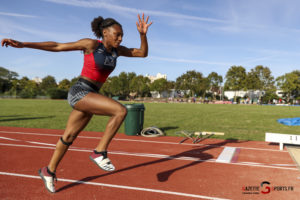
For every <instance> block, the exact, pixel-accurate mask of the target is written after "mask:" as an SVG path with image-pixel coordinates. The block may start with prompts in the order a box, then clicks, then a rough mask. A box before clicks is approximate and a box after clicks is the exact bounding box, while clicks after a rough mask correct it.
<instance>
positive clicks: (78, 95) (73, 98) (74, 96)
mask: <svg viewBox="0 0 300 200" xmlns="http://www.w3.org/2000/svg"><path fill="white" fill-rule="evenodd" d="M98 91H99V88H98V87H97V86H96V85H94V84H93V83H91V82H89V81H88V80H85V79H83V78H80V79H79V80H78V81H77V82H76V83H75V84H74V85H73V86H72V87H71V88H70V90H69V93H68V102H69V104H70V105H71V106H72V108H74V106H75V104H76V103H77V102H78V101H80V100H81V99H82V98H83V97H85V96H86V95H87V94H88V93H90V92H94V93H98Z"/></svg>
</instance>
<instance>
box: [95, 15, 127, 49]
mask: <svg viewBox="0 0 300 200" xmlns="http://www.w3.org/2000/svg"><path fill="white" fill-rule="evenodd" d="M91 25H92V31H93V32H94V34H95V36H96V37H97V38H103V40H105V41H106V42H108V43H109V44H110V45H111V46H113V47H114V48H117V47H118V46H119V45H120V43H121V42H122V37H123V29H122V25H121V24H120V23H119V22H117V21H116V20H114V19H112V18H106V19H103V17H101V16H99V17H96V18H94V20H93V21H92V23H91Z"/></svg>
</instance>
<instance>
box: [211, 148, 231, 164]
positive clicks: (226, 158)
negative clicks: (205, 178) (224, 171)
mask: <svg viewBox="0 0 300 200" xmlns="http://www.w3.org/2000/svg"><path fill="white" fill-rule="evenodd" d="M235 151H236V148H235V147H225V148H224V150H223V151H222V153H221V154H220V155H219V157H218V158H217V161H216V162H221V163H230V162H231V159H232V158H233V155H234V153H235Z"/></svg>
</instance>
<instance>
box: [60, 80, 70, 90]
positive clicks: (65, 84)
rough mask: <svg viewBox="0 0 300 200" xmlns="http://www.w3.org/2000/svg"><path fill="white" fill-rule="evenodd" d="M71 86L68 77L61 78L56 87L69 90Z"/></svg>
mask: <svg viewBox="0 0 300 200" xmlns="http://www.w3.org/2000/svg"><path fill="white" fill-rule="evenodd" d="M70 87H71V82H70V81H69V80H68V79H63V80H62V81H60V82H59V83H58V88H59V89H63V90H69V89H70Z"/></svg>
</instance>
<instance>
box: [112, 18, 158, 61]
mask: <svg viewBox="0 0 300 200" xmlns="http://www.w3.org/2000/svg"><path fill="white" fill-rule="evenodd" d="M138 20H139V21H138V22H136V26H137V29H138V31H139V33H140V37H141V46H140V48H139V49H137V48H127V47H124V46H119V47H118V53H119V55H120V56H127V57H147V55H148V41H147V31H148V28H149V26H150V25H151V24H152V23H153V22H150V23H149V24H148V20H149V16H148V17H147V18H146V20H145V19H144V13H143V15H142V19H141V17H140V15H138Z"/></svg>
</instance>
